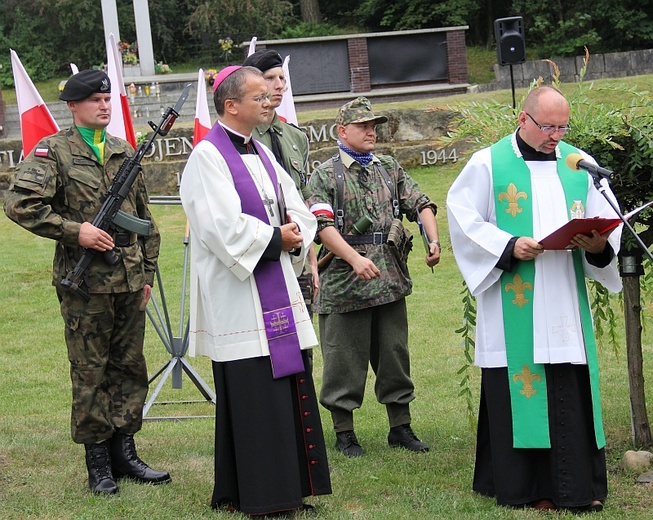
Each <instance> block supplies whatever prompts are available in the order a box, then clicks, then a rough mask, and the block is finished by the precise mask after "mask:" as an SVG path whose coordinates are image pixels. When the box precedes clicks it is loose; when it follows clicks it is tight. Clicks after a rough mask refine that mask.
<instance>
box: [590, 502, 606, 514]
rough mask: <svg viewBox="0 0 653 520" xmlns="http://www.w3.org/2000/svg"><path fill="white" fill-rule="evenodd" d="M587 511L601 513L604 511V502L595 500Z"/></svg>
mask: <svg viewBox="0 0 653 520" xmlns="http://www.w3.org/2000/svg"><path fill="white" fill-rule="evenodd" d="M587 509H588V510H589V511H591V512H592V513H599V512H600V511H603V502H601V501H600V500H593V501H592V503H591V504H590V505H589V506H587Z"/></svg>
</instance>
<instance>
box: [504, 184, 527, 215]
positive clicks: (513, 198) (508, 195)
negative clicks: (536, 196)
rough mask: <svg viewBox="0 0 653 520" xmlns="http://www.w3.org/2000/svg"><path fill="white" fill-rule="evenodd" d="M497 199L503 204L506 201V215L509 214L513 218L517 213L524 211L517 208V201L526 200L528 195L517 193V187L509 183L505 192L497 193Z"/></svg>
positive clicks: (523, 192)
mask: <svg viewBox="0 0 653 520" xmlns="http://www.w3.org/2000/svg"><path fill="white" fill-rule="evenodd" d="M498 198H499V202H503V201H504V200H507V201H508V207H507V208H506V213H510V214H511V215H512V216H513V217H514V216H516V215H517V213H521V212H522V211H524V208H520V207H519V199H527V198H528V194H527V193H526V192H525V191H517V186H515V185H514V184H513V183H512V182H511V183H510V184H508V189H507V190H506V191H504V192H501V193H499V197H498Z"/></svg>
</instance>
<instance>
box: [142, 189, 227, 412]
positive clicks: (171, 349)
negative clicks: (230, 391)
mask: <svg viewBox="0 0 653 520" xmlns="http://www.w3.org/2000/svg"><path fill="white" fill-rule="evenodd" d="M150 204H181V200H180V199H179V197H177V196H173V197H152V198H151V199H150ZM183 243H184V263H183V269H182V279H181V304H180V306H179V330H178V334H177V336H175V335H174V333H173V330H172V325H171V322H170V313H169V312H168V304H167V301H166V297H165V289H164V286H163V280H162V279H161V271H160V270H159V268H158V266H157V268H156V282H157V286H158V289H159V291H158V292H159V298H160V303H159V302H158V301H157V298H156V297H155V295H154V293H153V294H152V297H151V299H150V301H149V304H148V306H147V307H146V309H145V312H146V313H147V316H148V317H149V318H150V321H151V323H152V325H153V327H154V330H155V331H156V333H157V334H158V336H159V338H160V339H161V342H162V343H163V345H164V346H165V348H166V350H167V351H168V353H169V354H170V359H169V360H168V361H167V362H166V363H165V364H164V365H163V366H162V367H161V368H160V369H159V370H158V371H157V372H156V373H155V374H154V375H153V376H152V377H151V378H150V380H149V384H152V383H153V382H154V381H155V380H156V379H157V378H158V377H159V376H162V377H161V379H160V380H159V382H158V384H157V385H156V388H155V389H154V391H153V392H152V394H151V395H150V396H149V398H148V400H147V401H146V402H145V406H144V407H143V418H144V419H149V420H166V419H167V420H181V419H194V418H200V417H202V418H208V417H212V415H201V416H200V415H195V416H172V417H147V414H148V412H149V411H150V408H151V407H152V405H153V404H162V405H163V404H187V403H201V402H205V401H202V400H196V401H163V402H158V403H156V402H155V401H156V398H157V397H158V395H159V393H160V392H161V389H162V388H163V385H164V383H165V382H166V380H167V379H168V378H169V377H171V376H172V388H174V389H181V388H182V374H183V372H186V375H187V376H188V377H189V378H190V380H191V381H192V382H193V383H194V384H195V386H196V387H197V388H198V390H199V391H200V393H201V394H202V395H203V396H204V398H205V400H206V401H209V402H211V403H213V404H214V405H215V403H216V399H215V392H213V390H211V388H210V387H209V386H208V385H207V384H206V382H205V381H204V380H203V379H202V377H201V376H200V375H199V374H198V373H197V372H196V371H195V369H194V368H193V367H192V366H191V364H190V363H189V362H188V361H187V360H186V358H185V355H186V353H187V351H188V346H189V328H190V319H185V320H184V315H185V312H186V280H187V277H188V255H189V250H190V228H189V226H188V222H186V232H185V234H184V241H183ZM184 323H185V325H186V326H185V330H184Z"/></svg>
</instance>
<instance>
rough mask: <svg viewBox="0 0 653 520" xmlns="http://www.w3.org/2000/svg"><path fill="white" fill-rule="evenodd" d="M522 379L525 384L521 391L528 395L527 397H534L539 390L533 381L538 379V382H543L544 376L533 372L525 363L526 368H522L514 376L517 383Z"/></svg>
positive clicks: (513, 378)
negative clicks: (534, 386)
mask: <svg viewBox="0 0 653 520" xmlns="http://www.w3.org/2000/svg"><path fill="white" fill-rule="evenodd" d="M520 379H521V382H522V385H523V386H524V387H523V388H522V389H521V390H520V391H519V393H520V394H522V395H525V396H526V399H530V398H531V397H533V396H534V395H535V394H536V393H537V390H535V388H533V382H534V381H537V382H538V383H540V382H542V376H541V375H540V374H533V372H531V369H530V368H528V366H527V365H524V368H522V369H521V372H520V373H519V374H515V375H513V376H512V380H513V381H514V382H515V383H516V382H517V381H519V380H520Z"/></svg>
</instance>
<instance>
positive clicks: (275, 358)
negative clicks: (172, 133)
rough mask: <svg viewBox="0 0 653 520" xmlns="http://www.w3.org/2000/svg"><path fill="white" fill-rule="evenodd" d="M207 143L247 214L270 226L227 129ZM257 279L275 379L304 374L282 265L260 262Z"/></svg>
mask: <svg viewBox="0 0 653 520" xmlns="http://www.w3.org/2000/svg"><path fill="white" fill-rule="evenodd" d="M205 139H206V140H207V141H208V142H210V143H211V144H213V145H214V146H215V147H216V148H217V149H218V151H219V152H220V153H221V154H222V156H223V157H224V159H225V161H226V162H227V166H228V167H229V171H230V172H231V175H232V177H233V179H234V185H235V187H236V191H237V192H238V195H239V196H240V204H241V207H242V210H243V213H247V214H248V215H251V216H253V217H256V218H258V219H259V220H261V221H263V222H265V223H266V224H270V220H269V219H268V214H267V212H266V210H265V206H264V205H263V201H262V200H261V195H260V193H259V191H258V188H257V187H256V184H255V183H254V180H253V179H252V176H251V174H250V173H249V170H248V169H247V166H245V163H244V161H243V159H242V157H241V156H240V154H239V153H238V151H237V150H236V148H235V147H234V144H233V143H232V142H231V139H229V136H228V135H227V133H226V132H225V130H224V128H222V126H220V124H219V123H216V124H215V125H213V128H211V130H210V131H209V133H208V134H207V136H206V137H205ZM252 144H253V145H254V148H255V149H256V152H257V153H258V156H259V157H260V159H261V161H263V165H264V166H265V169H266V170H267V172H268V175H269V176H270V178H271V179H272V184H273V186H274V190H275V194H276V195H277V200H278V199H279V183H278V180H277V174H276V171H275V169H274V166H272V163H271V162H270V159H269V157H268V156H267V154H266V153H265V152H264V151H263V150H262V149H261V147H260V145H259V143H257V142H256V141H255V140H254V139H252ZM254 279H255V280H256V287H257V288H258V294H259V298H260V300H261V308H262V309H263V321H264V323H265V335H266V337H267V340H268V346H269V348H270V362H271V363H272V374H273V377H274V378H275V379H279V378H280V377H285V376H289V375H291V374H297V373H299V372H303V371H304V361H303V360H302V353H301V347H300V345H299V338H298V337H297V329H296V327H295V317H294V316H293V310H292V306H291V305H290V298H289V297H288V288H287V287H286V280H285V278H284V275H283V270H282V267H281V262H280V261H278V262H275V261H265V260H262V261H260V262H259V263H258V265H257V266H256V267H255V268H254Z"/></svg>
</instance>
